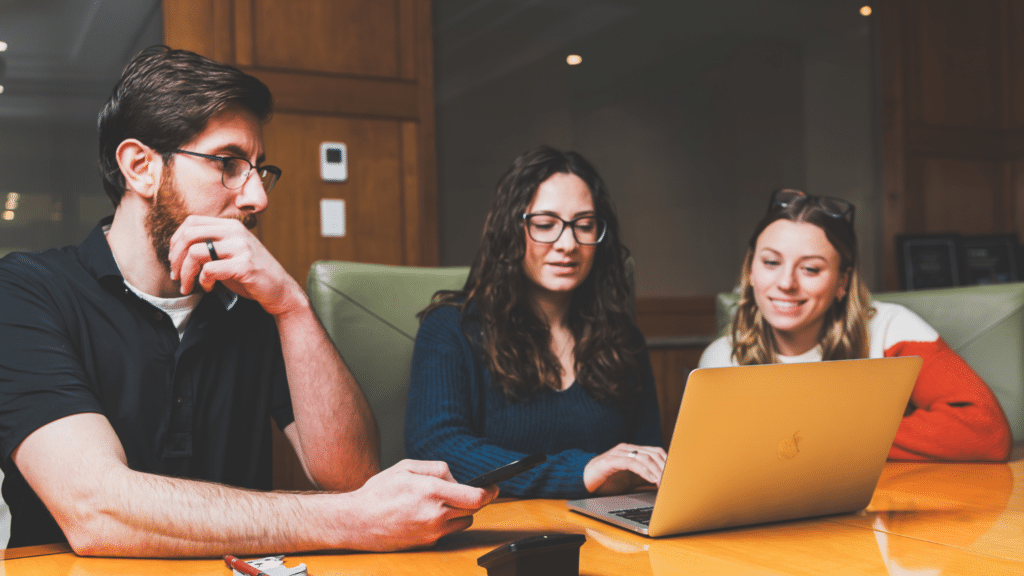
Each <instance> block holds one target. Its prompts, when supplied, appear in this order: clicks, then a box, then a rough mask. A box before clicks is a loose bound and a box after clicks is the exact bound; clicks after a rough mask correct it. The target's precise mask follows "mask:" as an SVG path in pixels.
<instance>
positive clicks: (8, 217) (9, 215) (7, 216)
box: [4, 210, 14, 220]
mask: <svg viewBox="0 0 1024 576" xmlns="http://www.w3.org/2000/svg"><path fill="white" fill-rule="evenodd" d="M4 220H14V210H8V211H6V212H4Z"/></svg>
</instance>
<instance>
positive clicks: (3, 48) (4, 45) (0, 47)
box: [0, 41, 7, 52]
mask: <svg viewBox="0 0 1024 576" xmlns="http://www.w3.org/2000/svg"><path fill="white" fill-rule="evenodd" d="M6 50H7V42H3V41H0V52H4V51H6Z"/></svg>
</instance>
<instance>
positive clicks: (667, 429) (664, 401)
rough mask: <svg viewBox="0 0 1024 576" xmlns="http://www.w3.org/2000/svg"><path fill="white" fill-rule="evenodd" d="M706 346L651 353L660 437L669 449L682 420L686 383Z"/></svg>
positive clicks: (663, 349) (673, 348) (674, 348)
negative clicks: (680, 410) (679, 421)
mask: <svg viewBox="0 0 1024 576" xmlns="http://www.w3.org/2000/svg"><path fill="white" fill-rule="evenodd" d="M703 351H704V346H686V347H668V348H654V349H652V350H651V351H650V356H651V369H652V370H653V371H654V381H655V383H656V384H657V387H658V412H659V415H660V417H661V436H662V439H663V440H664V442H665V446H666V447H667V446H668V445H669V443H670V441H671V440H672V431H673V430H674V429H675V426H676V417H677V416H679V404H680V403H681V402H682V400H683V391H684V390H685V389H686V379H687V377H689V375H690V371H691V370H693V369H695V368H696V367H697V363H698V362H699V361H700V355H701V353H702V352H703Z"/></svg>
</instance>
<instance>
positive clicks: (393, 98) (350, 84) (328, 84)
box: [242, 67, 423, 121]
mask: <svg viewBox="0 0 1024 576" xmlns="http://www.w3.org/2000/svg"><path fill="white" fill-rule="evenodd" d="M242 70H244V71H246V72H248V73H250V74H253V75H255V76H259V78H260V80H262V81H263V82H264V83H266V85H267V86H269V87H270V90H271V91H272V92H273V93H274V107H275V109H276V110H279V111H286V112H306V113H314V114H324V115H338V114H340V115H346V116H373V117H378V118H392V119H408V120H417V121H419V120H420V118H421V110H420V103H419V99H420V98H422V97H423V95H422V94H421V93H420V92H421V91H420V89H419V88H418V87H417V86H416V85H415V84H411V83H408V82H396V81H394V80H392V79H375V78H373V79H367V78H345V77H336V76H324V75H320V74H312V73H307V72H280V71H276V70H261V69H258V68H250V67H242Z"/></svg>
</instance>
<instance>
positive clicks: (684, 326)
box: [636, 296, 715, 338]
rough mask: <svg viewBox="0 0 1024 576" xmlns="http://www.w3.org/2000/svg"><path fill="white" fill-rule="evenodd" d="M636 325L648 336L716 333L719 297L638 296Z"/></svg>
mask: <svg viewBox="0 0 1024 576" xmlns="http://www.w3.org/2000/svg"><path fill="white" fill-rule="evenodd" d="M636 325H637V327H638V328H640V331H641V332H643V334H644V336H646V337H647V338H652V337H659V336H669V337H671V336H707V335H711V334H714V333H715V297H714V296H684V297H678V298H637V301H636Z"/></svg>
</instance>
